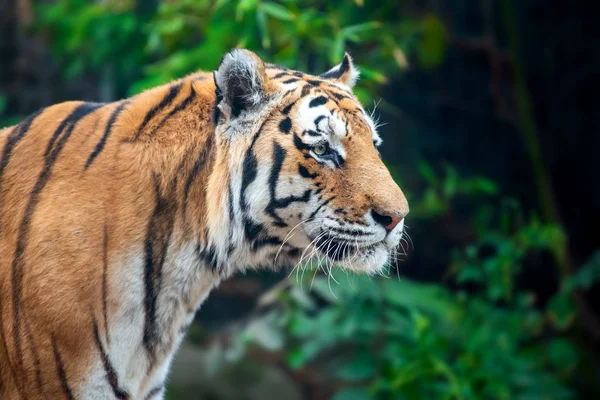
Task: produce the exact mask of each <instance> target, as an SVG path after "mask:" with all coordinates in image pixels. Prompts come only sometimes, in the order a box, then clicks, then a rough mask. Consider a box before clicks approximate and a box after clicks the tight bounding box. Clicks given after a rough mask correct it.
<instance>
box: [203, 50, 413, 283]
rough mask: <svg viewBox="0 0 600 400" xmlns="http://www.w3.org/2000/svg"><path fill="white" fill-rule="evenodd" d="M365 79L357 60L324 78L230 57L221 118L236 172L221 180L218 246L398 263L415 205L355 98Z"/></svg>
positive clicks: (222, 149)
mask: <svg viewBox="0 0 600 400" xmlns="http://www.w3.org/2000/svg"><path fill="white" fill-rule="evenodd" d="M357 77H358V71H357V70H356V68H355V67H354V66H353V64H352V59H351V58H350V56H349V55H348V54H346V55H345V57H344V59H343V61H342V63H341V64H340V65H338V66H336V67H334V68H332V69H331V70H329V71H328V72H326V73H324V74H323V75H320V76H318V77H317V76H312V75H308V74H305V73H302V72H299V71H294V70H289V69H286V68H284V67H280V66H276V65H271V64H265V63H264V62H263V61H262V60H261V59H260V58H259V57H258V56H257V55H256V54H254V53H252V52H249V51H247V50H233V51H232V52H230V53H228V54H227V55H226V56H225V57H224V58H223V60H222V61H221V65H220V66H219V68H218V70H217V71H215V72H214V81H215V85H216V96H217V99H216V102H217V107H216V108H215V115H214V120H215V124H216V138H217V145H218V146H217V148H218V150H217V152H218V154H217V161H216V164H221V165H222V166H223V168H222V169H221V171H227V174H222V175H219V174H213V176H212V177H211V181H210V185H211V190H210V191H209V192H210V193H212V196H213V197H214V198H213V199H212V203H213V204H214V206H213V208H214V211H215V212H214V214H215V215H219V211H218V210H221V211H222V213H221V215H224V214H227V215H228V216H223V218H213V219H212V220H210V221H209V230H210V231H211V232H213V233H215V232H217V231H220V232H222V234H221V237H216V236H217V235H213V236H215V237H213V241H214V243H215V246H216V248H217V250H218V249H220V251H221V252H223V253H225V252H228V253H230V254H229V259H230V260H231V259H232V258H233V259H235V258H237V259H239V260H240V264H245V265H246V266H252V265H253V264H255V265H256V266H258V265H265V264H269V263H273V262H275V264H276V265H281V264H287V265H290V264H291V265H294V264H297V263H298V262H299V261H300V260H302V259H306V258H308V257H311V256H318V257H320V258H321V260H323V259H326V260H328V261H329V262H330V263H331V264H333V263H335V264H337V265H340V266H342V267H343V268H346V269H349V270H353V271H358V272H367V273H375V272H378V271H380V269H381V268H382V267H383V265H384V264H385V263H386V262H387V261H388V260H389V259H390V257H391V255H392V254H393V251H394V250H395V249H396V248H397V247H398V246H399V244H400V240H401V238H402V235H403V230H404V218H405V217H406V215H407V214H408V211H409V210H408V202H407V200H406V197H405V196H404V194H403V193H402V190H401V189H400V188H399V187H398V185H397V184H396V183H395V182H394V180H393V179H392V176H391V175H390V173H389V171H388V169H387V168H386V167H385V165H384V164H383V162H382V160H381V158H380V155H379V152H378V150H377V147H378V146H379V145H380V144H381V139H380V138H379V136H378V134H377V132H376V126H375V124H374V123H373V121H372V120H371V118H370V117H369V115H368V114H367V113H366V112H365V111H364V109H363V108H362V106H361V105H360V103H359V102H358V100H357V99H356V97H355V96H354V95H353V93H352V90H351V88H352V87H353V85H354V83H355V82H356V79H357ZM226 175H227V176H226ZM225 193H229V195H228V196H226V195H224V194H225ZM224 210H227V212H226V213H225V212H224ZM210 214H211V212H210V211H209V215H210ZM209 219H210V216H209ZM224 220H229V225H230V228H229V229H228V230H223V221H224ZM223 255H224V256H225V254H223Z"/></svg>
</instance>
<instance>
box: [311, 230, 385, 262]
mask: <svg viewBox="0 0 600 400" xmlns="http://www.w3.org/2000/svg"><path fill="white" fill-rule="evenodd" d="M314 245H315V247H316V248H317V249H318V250H319V251H321V253H323V254H325V255H327V257H329V258H330V259H331V260H333V261H342V260H347V259H349V258H351V257H355V256H357V255H368V254H370V253H372V252H373V251H375V249H376V248H377V247H378V246H380V245H381V243H379V242H378V243H373V244H369V245H365V246H360V245H359V244H357V243H355V242H352V241H348V240H343V239H336V238H335V237H330V236H321V237H319V238H317V239H316V240H315V244H314Z"/></svg>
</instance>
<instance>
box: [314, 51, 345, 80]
mask: <svg viewBox="0 0 600 400" xmlns="http://www.w3.org/2000/svg"><path fill="white" fill-rule="evenodd" d="M349 69H350V59H349V58H348V57H347V56H344V60H343V61H342V63H341V64H340V65H338V66H337V68H335V69H331V70H330V71H327V72H325V73H324V74H321V75H319V76H320V77H321V78H325V79H339V78H341V77H342V76H343V75H344V74H345V73H346V72H348V70H349Z"/></svg>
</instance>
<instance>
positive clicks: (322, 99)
mask: <svg viewBox="0 0 600 400" xmlns="http://www.w3.org/2000/svg"><path fill="white" fill-rule="evenodd" d="M327 100H329V99H328V98H327V96H319V97H315V98H314V99H312V100H311V101H310V103H308V107H309V108H314V107H319V106H322V105H323V104H325V103H327Z"/></svg>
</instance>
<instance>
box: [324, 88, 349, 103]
mask: <svg viewBox="0 0 600 400" xmlns="http://www.w3.org/2000/svg"><path fill="white" fill-rule="evenodd" d="M327 92H328V93H329V94H331V95H332V96H333V97H335V98H336V99H338V100H339V101H342V100H344V99H347V100H352V98H351V97H350V96H347V95H345V94H340V93H337V92H334V91H330V90H328V91H327Z"/></svg>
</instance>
